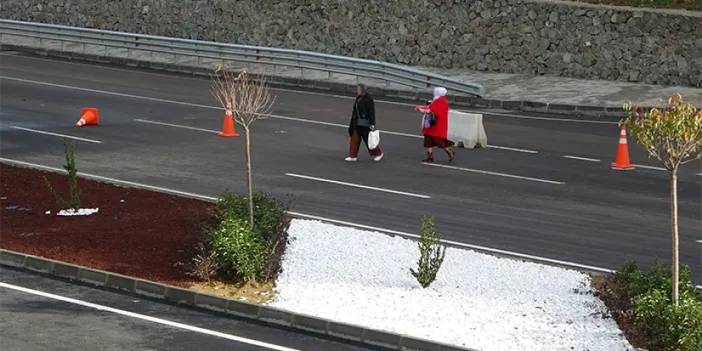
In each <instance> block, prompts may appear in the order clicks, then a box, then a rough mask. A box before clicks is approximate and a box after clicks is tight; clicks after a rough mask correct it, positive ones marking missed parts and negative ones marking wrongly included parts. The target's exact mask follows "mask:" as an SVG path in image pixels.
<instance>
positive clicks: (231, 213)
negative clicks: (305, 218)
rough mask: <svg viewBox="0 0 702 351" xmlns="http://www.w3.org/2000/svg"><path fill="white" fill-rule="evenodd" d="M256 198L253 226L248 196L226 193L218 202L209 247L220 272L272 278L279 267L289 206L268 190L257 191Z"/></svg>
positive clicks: (219, 273) (250, 278)
mask: <svg viewBox="0 0 702 351" xmlns="http://www.w3.org/2000/svg"><path fill="white" fill-rule="evenodd" d="M253 200H254V227H253V229H251V226H250V224H249V207H248V199H247V198H246V197H245V196H239V195H236V194H233V193H224V194H222V196H221V197H220V199H219V201H218V203H217V225H216V227H215V228H214V230H213V231H212V238H211V245H210V247H211V248H210V250H211V254H212V260H213V262H214V264H215V266H216V267H217V275H219V276H224V277H232V276H235V275H238V276H240V277H241V278H243V279H244V280H246V281H261V280H266V279H270V278H272V277H273V276H274V275H275V273H276V272H277V270H278V268H279V259H280V257H278V256H280V255H282V250H283V249H284V243H285V242H286V238H287V235H286V233H287V228H288V224H289V219H288V217H287V207H286V206H285V205H284V204H283V203H282V202H280V201H278V200H276V199H274V198H273V197H271V196H269V195H266V194H261V193H257V194H254V198H253Z"/></svg>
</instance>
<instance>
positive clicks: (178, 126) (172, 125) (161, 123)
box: [134, 118, 217, 133]
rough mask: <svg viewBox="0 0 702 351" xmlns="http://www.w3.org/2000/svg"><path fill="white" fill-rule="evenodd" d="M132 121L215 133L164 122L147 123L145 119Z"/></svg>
mask: <svg viewBox="0 0 702 351" xmlns="http://www.w3.org/2000/svg"><path fill="white" fill-rule="evenodd" d="M134 121H136V122H140V123H148V124H155V125H159V126H167V127H174V128H182V129H189V130H197V131H199V132H207V133H217V131H216V130H211V129H204V128H197V127H190V126H184V125H181V124H172V123H164V122H157V121H149V120H146V119H139V118H135V119H134Z"/></svg>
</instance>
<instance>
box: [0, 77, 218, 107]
mask: <svg viewBox="0 0 702 351" xmlns="http://www.w3.org/2000/svg"><path fill="white" fill-rule="evenodd" d="M0 79H7V80H14V81H17V82H22V83H30V84H37V85H46V86H50V87H55V88H63V89H73V90H79V91H87V92H90V93H98V94H105V95H113V96H121V97H128V98H133V99H141V100H148V101H156V102H165V103H169V104H178V105H184V106H193V107H201V108H209V109H216V110H223V108H221V107H217V106H208V105H203V104H195V103H192V102H183V101H175V100H168V99H159V98H155V97H148V96H141V95H133V94H125V93H118V92H114V91H107V90H98V89H90V88H81V87H76V86H72V85H63V84H56V83H48V82H40V81H37V80H30V79H22V78H14V77H7V76H0Z"/></svg>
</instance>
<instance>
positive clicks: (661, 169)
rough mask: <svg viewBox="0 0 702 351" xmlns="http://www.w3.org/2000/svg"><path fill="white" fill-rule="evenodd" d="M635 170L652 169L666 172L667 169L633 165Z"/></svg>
mask: <svg viewBox="0 0 702 351" xmlns="http://www.w3.org/2000/svg"><path fill="white" fill-rule="evenodd" d="M634 167H636V168H643V169H652V170H654V171H667V169H665V168H663V167H653V166H644V165H634Z"/></svg>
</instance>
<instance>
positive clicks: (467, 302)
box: [269, 219, 633, 351]
mask: <svg viewBox="0 0 702 351" xmlns="http://www.w3.org/2000/svg"><path fill="white" fill-rule="evenodd" d="M439 228H440V224H439ZM289 233H290V239H291V240H290V243H289V244H288V248H287V250H286V253H285V255H284V257H283V272H282V273H281V275H280V276H279V277H278V280H277V284H276V290H277V292H278V295H277V297H276V298H275V300H273V301H271V302H270V303H269V305H271V306H274V307H278V308H283V309H286V310H289V311H294V312H298V313H303V314H308V315H313V316H317V317H322V318H328V319H331V320H335V321H339V322H344V323H350V324H355V325H359V326H365V327H368V328H373V329H381V330H387V331H391V332H396V333H401V334H407V335H411V336H414V337H419V338H425V339H429V340H435V341H439V342H443V343H447V344H453V345H459V346H464V347H469V348H475V349H479V350H485V351H498V350H549V351H552V350H607V351H616V350H633V348H632V347H631V345H630V344H629V343H628V341H627V340H626V339H625V337H624V336H623V335H622V332H621V331H620V329H619V327H618V326H617V324H616V322H615V321H614V320H613V319H611V318H603V317H602V316H603V314H605V315H606V314H607V308H606V307H605V306H604V304H603V303H602V301H600V300H599V299H598V298H597V297H595V296H594V295H593V294H592V293H593V290H592V289H591V288H590V286H589V284H590V278H589V277H588V276H587V275H586V274H583V273H580V272H577V271H573V270H568V269H564V268H558V267H552V266H547V265H542V264H536V263H531V262H522V261H517V260H512V259H504V258H498V257H494V256H491V255H486V254H481V253H477V252H474V251H470V250H461V249H455V248H449V249H448V250H447V252H446V259H445V261H444V264H443V266H442V267H441V270H440V271H439V274H438V277H437V280H436V281H435V282H434V283H433V284H432V285H431V287H429V288H427V289H422V288H421V287H420V286H419V284H418V283H417V282H416V280H415V279H414V277H412V275H411V274H410V272H409V269H410V267H414V266H415V265H416V262H417V258H418V257H419V252H418V249H417V245H416V242H414V241H411V240H408V239H404V238H400V237H391V236H388V235H385V234H381V233H376V232H368V231H364V230H359V229H355V228H348V227H340V226H335V225H330V224H326V223H322V222H318V221H309V220H298V219H295V220H293V221H292V223H291V225H290V230H289Z"/></svg>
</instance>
